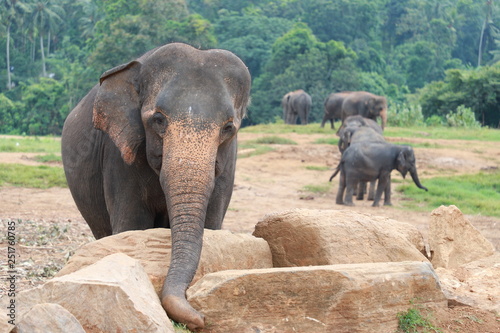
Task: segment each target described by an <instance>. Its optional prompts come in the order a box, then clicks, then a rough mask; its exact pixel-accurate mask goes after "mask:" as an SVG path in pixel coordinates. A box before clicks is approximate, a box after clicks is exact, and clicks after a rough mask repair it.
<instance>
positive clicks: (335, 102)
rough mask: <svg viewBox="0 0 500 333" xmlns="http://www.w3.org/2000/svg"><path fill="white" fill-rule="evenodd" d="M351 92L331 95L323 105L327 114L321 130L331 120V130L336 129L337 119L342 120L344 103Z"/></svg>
mask: <svg viewBox="0 0 500 333" xmlns="http://www.w3.org/2000/svg"><path fill="white" fill-rule="evenodd" d="M350 93H351V91H342V92H338V93H331V94H330V95H329V96H328V97H327V98H326V99H325V102H324V103H323V105H324V109H325V114H324V116H323V120H322V121H321V128H323V127H325V123H326V122H327V121H328V120H329V121H330V127H331V129H335V124H334V121H335V119H342V103H343V102H344V99H345V98H346V97H347V95H349V94H350Z"/></svg>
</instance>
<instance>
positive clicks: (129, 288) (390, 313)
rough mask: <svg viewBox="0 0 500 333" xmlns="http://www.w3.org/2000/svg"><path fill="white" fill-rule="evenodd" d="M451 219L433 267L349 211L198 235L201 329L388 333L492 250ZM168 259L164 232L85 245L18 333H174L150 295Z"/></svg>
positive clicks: (445, 216)
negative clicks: (456, 271) (250, 230)
mask: <svg viewBox="0 0 500 333" xmlns="http://www.w3.org/2000/svg"><path fill="white" fill-rule="evenodd" d="M457 210H458V209H456V207H453V206H451V207H448V208H446V207H441V208H440V209H438V210H436V211H435V212H433V215H432V219H431V230H433V233H430V240H429V243H430V249H431V251H432V253H433V255H434V257H433V258H432V262H431V261H429V260H428V258H427V257H426V251H425V244H424V239H423V237H422V235H421V234H420V233H419V232H418V231H417V230H416V229H415V227H413V226H412V225H410V224H406V223H401V222H397V221H394V220H391V219H387V218H382V217H374V216H370V215H366V214H360V213H356V212H352V211H336V210H324V211H320V210H293V211H285V212H281V213H275V214H271V215H268V216H266V217H265V218H264V219H263V220H262V221H260V222H259V223H258V224H257V225H256V228H255V232H254V234H253V235H247V234H235V233H231V232H229V231H212V230H206V231H205V235H204V241H203V242H204V247H203V253H202V257H201V261H200V264H199V268H198V272H197V275H196V277H195V279H194V280H193V283H192V285H191V287H190V288H189V289H188V291H187V296H188V300H189V302H190V303H191V304H192V305H193V307H194V308H196V309H198V310H199V311H201V312H202V313H203V314H204V315H205V316H206V327H207V328H206V329H205V330H204V332H333V331H335V332H382V331H387V332H393V331H395V329H396V326H397V319H396V314H397V313H398V312H400V311H406V310H407V309H408V307H409V306H410V302H413V303H414V304H424V305H426V306H430V307H446V306H447V304H448V299H450V298H453V290H451V289H452V287H450V285H444V288H443V284H442V283H441V282H440V280H439V278H438V275H437V274H436V271H435V270H434V269H436V270H440V269H442V270H445V269H447V268H445V266H446V267H457V265H462V264H468V265H471V264H473V263H474V262H473V260H477V259H479V258H484V257H488V256H491V254H493V253H494V250H492V248H491V247H488V244H487V243H485V242H484V238H481V237H482V236H481V235H480V234H477V233H474V232H473V229H470V226H468V225H467V223H466V222H467V221H466V220H465V222H464V219H462V215H461V213H457ZM458 212H459V211H458ZM433 225H434V226H433ZM464 228H469V229H466V230H467V232H466V234H467V235H472V234H473V237H472V238H471V239H467V240H466V242H467V245H468V246H469V247H468V248H467V252H468V253H467V256H464V255H462V254H461V253H460V252H459V251H458V249H456V250H453V248H454V246H453V244H456V245H457V246H462V245H460V244H461V243H460V242H461V240H459V239H460V238H461V235H462V234H464V231H463V230H465V229H464ZM458 230H461V231H458ZM471 230H472V231H471ZM450 239H451V241H450ZM443 240H446V241H443ZM450 242H451V243H452V244H450ZM453 242H456V243H453ZM479 244H481V245H479ZM490 245H491V244H490ZM476 249H477V250H478V251H475V250H476ZM492 251H493V252H492ZM471 252H474V254H473V253H471ZM169 256H170V231H169V230H167V229H155V230H146V231H130V232H124V233H122V234H119V235H114V236H110V237H106V238H104V239H101V240H98V241H95V242H93V243H90V244H87V245H86V246H84V247H83V248H81V249H80V250H79V251H78V252H77V253H76V254H75V255H74V256H73V257H72V258H71V259H70V261H69V262H68V264H67V265H66V266H65V267H64V268H63V269H62V270H61V271H60V272H59V273H58V275H57V276H56V277H55V278H53V279H52V280H50V281H48V282H46V283H45V284H44V285H42V286H40V287H38V288H35V289H31V290H27V291H24V292H21V293H20V294H19V295H18V298H17V303H18V305H19V307H18V309H17V311H18V317H17V320H16V323H17V332H18V333H22V332H49V331H50V332H68V327H71V332H174V331H173V327H172V324H171V322H170V320H169V319H168V317H167V315H166V313H165V311H164V310H163V309H162V307H161V304H160V301H159V297H158V294H159V293H160V291H161V286H162V284H163V279H164V277H165V275H166V273H167V270H168V264H169V261H170V258H169ZM461 260H462V261H461ZM466 262H467V263H466ZM433 266H434V267H433ZM460 267H463V266H460ZM443 273H449V271H447V270H445V271H443ZM499 276H500V274H499ZM452 277H453V274H452V273H450V277H447V280H446V281H453V278H452ZM497 281H498V280H497ZM443 289H444V292H443ZM455 290H456V289H455ZM455 300H457V298H456V297H455ZM458 301H462V302H463V301H464V299H461V300H458ZM2 306H3V305H2ZM11 328H12V327H5V328H1V327H0V333H3V332H10V329H11ZM36 329H38V331H37V330H36Z"/></svg>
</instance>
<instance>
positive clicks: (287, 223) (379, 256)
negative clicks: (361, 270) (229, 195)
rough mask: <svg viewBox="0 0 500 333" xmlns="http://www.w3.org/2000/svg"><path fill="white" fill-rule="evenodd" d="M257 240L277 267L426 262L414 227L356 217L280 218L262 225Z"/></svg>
mask: <svg viewBox="0 0 500 333" xmlns="http://www.w3.org/2000/svg"><path fill="white" fill-rule="evenodd" d="M253 235H254V236H256V237H262V238H264V239H265V240H267V242H268V243H269V246H270V248H271V252H272V254H273V264H274V267H293V266H310V265H313V266H314V265H336V264H354V263H369V262H389V261H391V262H397V261H427V258H426V257H425V256H424V254H423V253H424V252H425V245H424V240H423V236H422V234H421V233H420V232H419V231H418V230H417V229H416V228H415V227H414V226H412V225H410V224H408V223H402V222H398V221H396V220H392V219H389V218H384V217H379V216H372V215H368V214H361V213H357V212H354V211H346V210H314V209H295V210H290V211H284V212H278V213H274V214H270V215H267V216H266V217H265V218H264V219H263V220H262V221H259V223H257V225H256V226H255V231H254V233H253Z"/></svg>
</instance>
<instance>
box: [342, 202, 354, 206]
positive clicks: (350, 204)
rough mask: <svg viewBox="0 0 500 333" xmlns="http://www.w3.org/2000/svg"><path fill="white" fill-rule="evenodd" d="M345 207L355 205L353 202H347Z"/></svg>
mask: <svg viewBox="0 0 500 333" xmlns="http://www.w3.org/2000/svg"><path fill="white" fill-rule="evenodd" d="M344 205H346V206H354V203H352V202H345V203H344Z"/></svg>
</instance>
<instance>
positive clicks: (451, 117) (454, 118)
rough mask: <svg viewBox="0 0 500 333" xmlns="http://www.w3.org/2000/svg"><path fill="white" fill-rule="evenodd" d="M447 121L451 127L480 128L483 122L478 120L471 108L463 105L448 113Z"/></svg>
mask: <svg viewBox="0 0 500 333" xmlns="http://www.w3.org/2000/svg"><path fill="white" fill-rule="evenodd" d="M446 122H447V124H448V126H450V127H465V128H480V127H481V124H480V123H479V122H478V121H477V120H476V116H475V115H474V112H472V109H471V108H466V107H465V106H463V105H460V106H459V107H457V110H456V111H455V112H451V113H449V114H447V115H446Z"/></svg>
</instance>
